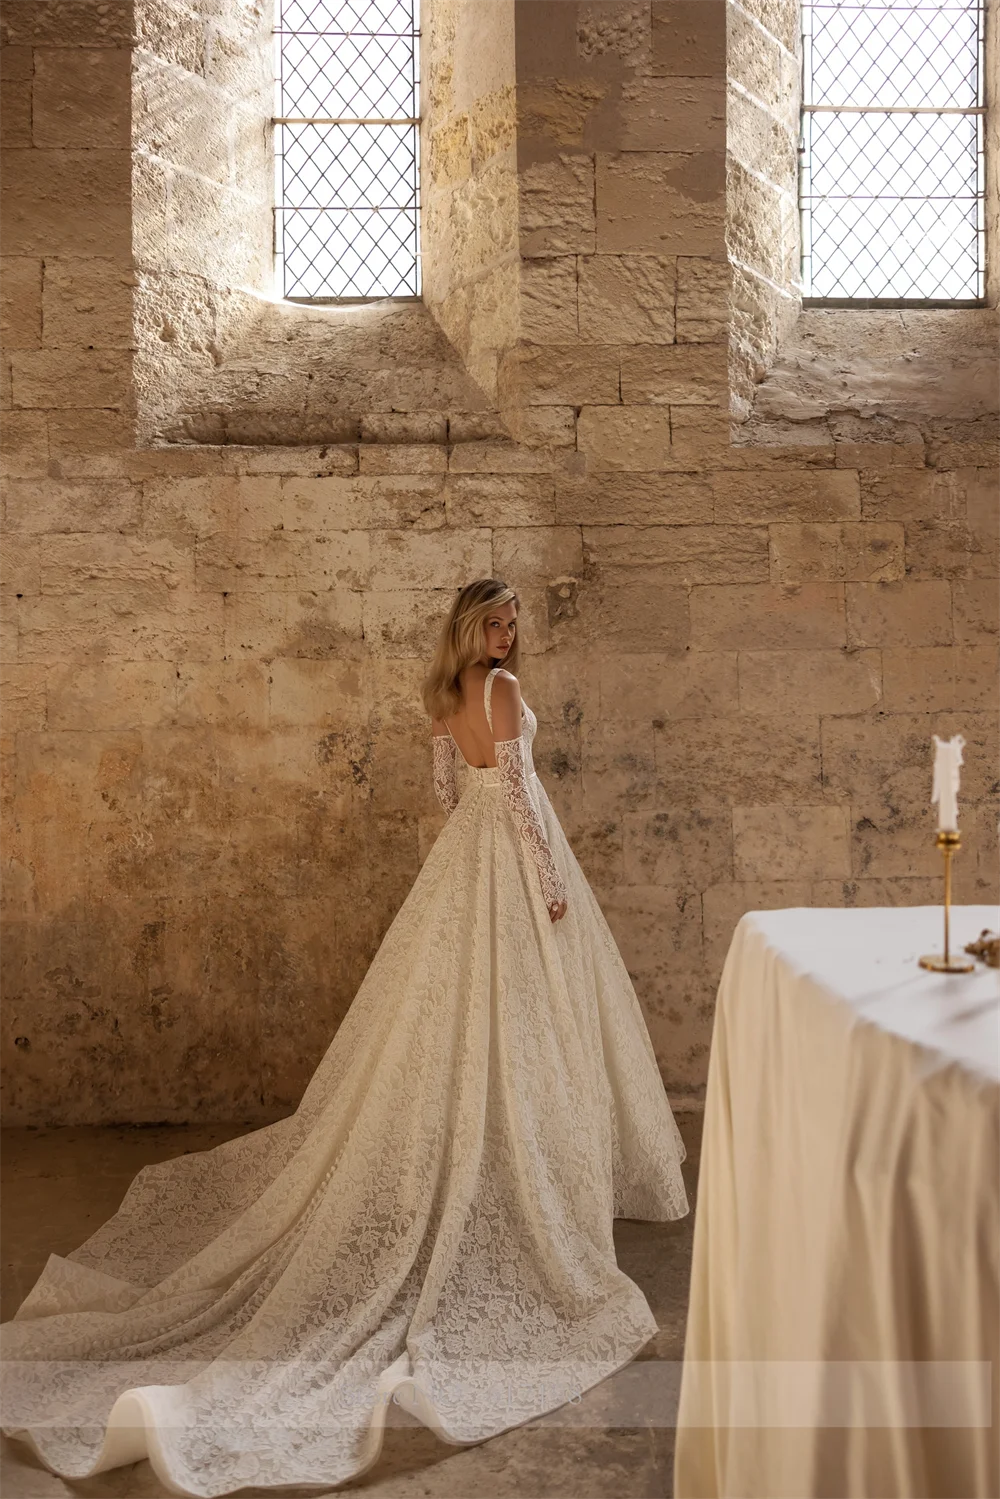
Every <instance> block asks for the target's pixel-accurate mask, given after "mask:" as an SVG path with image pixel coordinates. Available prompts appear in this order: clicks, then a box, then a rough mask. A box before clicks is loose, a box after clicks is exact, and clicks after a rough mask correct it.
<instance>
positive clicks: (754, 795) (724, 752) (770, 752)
mask: <svg viewBox="0 0 1000 1499" xmlns="http://www.w3.org/2000/svg"><path fill="white" fill-rule="evenodd" d="M789 654H791V653H789ZM654 738H655V748H656V773H657V778H658V781H659V784H660V787H661V795H662V797H663V800H664V801H665V802H666V803H667V804H668V805H676V806H682V807H691V806H701V807H708V806H727V807H728V806H733V805H738V806H752V805H756V804H759V803H763V804H766V805H770V804H772V803H778V802H781V803H786V804H791V805H797V804H799V805H801V804H805V805H809V804H811V803H815V801H816V799H817V795H818V794H819V792H820V758H819V720H818V718H815V717H810V716H809V715H808V714H807V713H804V712H795V711H794V709H793V710H792V712H791V713H790V714H783V715H781V716H775V715H774V714H771V713H768V714H766V715H764V716H763V717H761V716H758V715H754V714H749V713H744V714H739V715H737V716H735V717H734V716H732V715H730V716H727V717H724V718H688V719H679V720H677V721H676V722H671V723H669V724H667V726H666V727H665V728H664V729H659V730H656V731H655V733H654ZM695 767H697V769H696V770H695Z"/></svg>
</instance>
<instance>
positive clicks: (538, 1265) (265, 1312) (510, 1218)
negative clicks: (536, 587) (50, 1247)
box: [0, 668, 688, 1499]
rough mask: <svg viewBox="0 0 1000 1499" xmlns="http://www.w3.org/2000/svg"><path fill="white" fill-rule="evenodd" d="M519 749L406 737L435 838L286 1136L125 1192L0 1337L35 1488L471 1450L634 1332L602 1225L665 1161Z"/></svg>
mask: <svg viewBox="0 0 1000 1499" xmlns="http://www.w3.org/2000/svg"><path fill="white" fill-rule="evenodd" d="M498 669H499V668H494V670H493V671H491V672H490V674H489V676H488V677H487V679H486V686H485V694H484V696H485V706H486V712H487V718H488V720H489V722H490V727H491V729H492V717H491V713H490V691H491V688H492V685H493V678H494V676H495V672H496V670H498ZM535 729H536V720H535V716H534V714H533V713H532V712H531V710H530V709H529V708H528V707H527V706H526V705H523V706H522V734H521V737H520V739H513V740H507V741H500V742H499V743H498V744H497V746H496V758H497V765H496V766H495V767H488V768H476V767H473V766H467V765H466V764H465V762H464V760H463V759H462V757H461V755H460V754H459V752H458V748H457V745H456V744H455V742H454V741H453V740H452V739H451V738H450V736H449V738H448V739H435V741H434V751H433V752H434V784H435V789H436V791H437V794H438V796H439V798H440V799H441V800H442V802H443V803H444V805H445V807H446V808H447V810H448V812H449V817H448V820H447V822H446V823H445V825H444V827H443V829H442V830H441V832H440V834H439V836H438V838H437V840H436V842H435V843H434V845H433V847H432V849H431V851H430V853H429V854H428V856H427V858H426V860H425V861H424V864H423V866H422V867H421V870H420V872H419V874H418V876H417V879H416V881H415V883H414V885H413V887H412V889H411V890H410V893H409V894H408V896H407V898H406V900H405V901H404V903H403V905H402V906H401V907H400V909H399V911H398V913H397V915H396V917H395V919H394V920H393V922H392V924H391V925H390V927H389V929H388V931H387V932H386V934H385V937H384V939H383V941H382V944H381V947H380V948H379V950H378V952H377V953H376V955H375V958H374V960H373V962H372V964H371V967H370V968H369V970H368V972H367V974H366V975H365V978H364V980H363V981H362V983H361V986H360V988H359V990H358V992H357V995H356V997H355V999H354V1002H353V1004H352V1005H351V1008H350V1010H349V1011H348V1014H347V1015H346V1017H345V1019H344V1021H343V1023H342V1024H341V1026H340V1028H339V1030H338V1031H337V1033H336V1035H335V1036H334V1038H333V1040H332V1042H331V1044H330V1046H329V1048H328V1050H327V1052H326V1054H325V1055H324V1057H323V1059H322V1061H321V1062H320V1064H319V1066H318V1067H317V1069H316V1071H315V1073H314V1074H313V1076H312V1078H311V1080H310V1082H309V1084H308V1086H307V1088H306V1090H305V1093H304V1094H303V1097H302V1101H301V1103H300V1104H299V1106H298V1108H297V1109H296V1111H295V1113H294V1114H292V1115H290V1116H289V1117H288V1118H286V1119H282V1120H280V1121H278V1122H277V1123H275V1124H269V1125H266V1126H264V1127H263V1128H261V1129H257V1130H255V1131H253V1132H252V1133H250V1134H247V1135H243V1136H240V1137H238V1138H236V1139H232V1140H228V1141H226V1142H225V1143H224V1144H222V1145H218V1146H215V1147H214V1148H213V1149H210V1150H206V1151H201V1152H197V1153H194V1154H190V1155H184V1156H180V1157H178V1158H177V1159H174V1160H169V1161H164V1162H160V1163H157V1164H155V1165H151V1166H146V1167H144V1168H143V1170H141V1171H140V1172H139V1173H138V1175H137V1176H136V1177H135V1178H134V1180H133V1181H132V1183H131V1185H130V1186H129V1189H128V1191H127V1193H126V1195H125V1197H124V1199H123V1201H122V1203H121V1206H120V1208H119V1209H118V1211H117V1213H115V1215H114V1217H112V1218H111V1219H109V1220H108V1222H106V1223H105V1224H104V1225H103V1227H101V1228H99V1229H98V1230H97V1232H96V1233H94V1234H93V1235H92V1236H91V1237H90V1238H89V1239H87V1241H86V1242H85V1243H84V1244H82V1245H81V1246H80V1247H79V1248H78V1249H76V1250H74V1251H73V1252H72V1253H71V1254H69V1255H67V1256H65V1257H63V1256H59V1255H54V1254H53V1255H50V1256H49V1259H48V1261H47V1263H46V1266H45V1268H44V1270H43V1272H42V1274H41V1276H40V1278H39V1279H38V1281H37V1282H36V1284H35V1286H34V1287H33V1289H32V1290H31V1291H30V1293H29V1294H28V1296H27V1298H26V1300H25V1301H24V1302H23V1303H22V1305H21V1306H20V1308H19V1309H18V1311H17V1313H16V1314H15V1316H14V1318H13V1319H12V1320H11V1321H10V1322H8V1323H6V1324H5V1325H4V1327H3V1345H4V1347H3V1353H4V1361H3V1365H2V1370H3V1381H4V1383H3V1415H2V1418H0V1419H2V1422H3V1425H2V1428H0V1429H2V1430H3V1431H4V1433H5V1434H6V1435H8V1436H16V1437H20V1438H21V1439H22V1440H24V1441H26V1442H28V1443H29V1445H30V1446H31V1447H32V1448H33V1449H34V1451H35V1452H36V1453H37V1455H38V1456H39V1457H40V1458H41V1460H42V1461H43V1462H44V1463H45V1464H47V1465H48V1466H49V1467H50V1468H52V1469H54V1470H55V1471H56V1472H57V1473H59V1474H61V1475H62V1476H64V1477H66V1478H84V1477H88V1476H90V1475H91V1474H94V1473H98V1472H101V1471H103V1470H104V1469H107V1468H112V1467H116V1466H118V1465H119V1464H122V1463H129V1462H135V1461H137V1460H139V1459H140V1458H145V1457H148V1458H149V1460H150V1461H151V1463H152V1465H153V1467H154V1469H155V1470H156V1473H157V1475H158V1477H159V1478H160V1480H161V1482H162V1483H163V1484H164V1486H165V1487H166V1488H167V1489H168V1490H169V1491H171V1492H173V1493H177V1494H183V1495H189V1496H198V1499H208V1496H216V1495H222V1494H229V1493H231V1492H233V1491H235V1490H237V1489H239V1488H242V1487H245V1486H251V1485H252V1486H260V1487H278V1486H285V1485H295V1486H303V1487H304V1486H310V1485H315V1486H318V1487H325V1488H329V1487H330V1486H331V1485H333V1484H336V1483H340V1482H343V1481H344V1480H346V1479H349V1478H351V1477H354V1476H356V1475H357V1474H359V1473H361V1472H363V1471H364V1470H365V1469H366V1468H368V1467H370V1466H371V1464H372V1463H373V1462H374V1461H375V1459H376V1458H377V1456H378V1453H379V1449H380V1446H381V1441H382V1431H383V1427H384V1424H385V1418H386V1408H387V1404H388V1402H389V1401H390V1400H395V1401H396V1402H398V1403H399V1404H400V1405H401V1406H403V1407H404V1408H406V1409H408V1410H409V1411H411V1412H412V1413H413V1414H415V1415H416V1416H418V1417H419V1418H420V1419H421V1420H423V1421H424V1422H426V1423H427V1425H429V1426H430V1427H431V1428H432V1429H433V1430H434V1431H435V1432H437V1433H438V1435H439V1436H441V1437H442V1438H444V1440H446V1441H449V1442H455V1443H469V1442H478V1441H481V1440H483V1439H484V1438H486V1437H490V1436H493V1435H495V1434H497V1433H499V1432H501V1431H504V1430H506V1429H507V1428H509V1427H511V1426H515V1425H518V1424H519V1423H521V1422H523V1421H525V1420H528V1419H529V1418H531V1417H533V1416H537V1415H540V1414H542V1413H544V1412H546V1411H549V1410H552V1409H554V1408H556V1407H558V1406H559V1405H562V1404H564V1403H565V1402H566V1401H568V1400H572V1399H574V1397H576V1396H577V1395H578V1394H579V1393H580V1392H581V1391H583V1390H586V1389H588V1388H590V1387H591V1386H592V1385H594V1384H596V1383H597V1382H598V1381H599V1380H601V1379H603V1378H605V1377H606V1376H607V1375H608V1374H610V1373H612V1372H613V1371H614V1370H615V1369H617V1368H619V1367H621V1366H622V1365H623V1364H625V1363H627V1362H628V1361H629V1360H630V1359H631V1358H632V1357H633V1356H634V1355H635V1354H636V1353H637V1352H638V1351H639V1350H640V1349H641V1348H642V1347H643V1345H644V1344H645V1343H646V1342H647V1341H648V1340H649V1339H650V1338H651V1337H652V1336H653V1334H654V1333H655V1332H656V1330H657V1327H656V1322H655V1320H654V1318H653V1315H652V1313H651V1311H650V1309H649V1305H648V1303H647V1302H646V1299H645V1297H644V1296H643V1294H642V1292H641V1291H640V1289H639V1288H638V1286H636V1285H635V1284H634V1282H633V1281H631V1280H630V1279H629V1278H628V1277H627V1276H626V1275H625V1274H623V1272H622V1271H621V1270H620V1269H619V1268H618V1265H617V1263H616V1260H615V1250H614V1242H613V1239H612V1219H613V1217H615V1216H620V1217H622V1216H623V1217H631V1218H645V1219H655V1220H666V1219H672V1218H677V1217H681V1216H682V1215H683V1214H685V1213H686V1212H687V1210H688V1204H687V1199H686V1196H685V1192H684V1186H683V1182H682V1179H681V1172H680V1164H681V1161H682V1159H683V1157H684V1146H683V1143H682V1141H681V1137H680V1133H679V1131H678V1129H677V1125H676V1123H675V1121H674V1118H673V1115H672V1113H671V1111H670V1107H669V1105H668V1102H667V1098H666V1095H665V1093H664V1090H663V1085H662V1083H661V1080H660V1076H659V1073H658V1071H657V1067H656V1062H655V1059H654V1054H653V1048H652V1044H651V1041H650V1038H649V1034H648V1032H647V1030H646V1027H645V1023H644V1021H643V1017H642V1014H641V1012H640V1009H639V1004H638V1001H637V999H636V995H635V992H634V990H633V987H632V984H631V981H630V980H629V976H628V973H627V971H626V969H625V966H624V963H623V962H622V959H621V956H620V954H619V952H618V949H617V947H616V946H615V942H614V939H613V937H612V935H611V932H610V930H609V928H608V925H607V923H606V921H605V919H604V916H603V914H602V912H601V910H600V907H599V906H598V904H597V901H596V899H595V897H594V894H593V892H592V891H591V889H590V886H589V884H588V883H587V880H586V877H585V876H584V874H583V871H582V869H581V868H580V866H579V864H578V863H577V861H576V859H575V857H574V855H573V853H572V850H571V849H570V846H569V844H568V842H567V840H566V837H565V835H564V833H563V831H562V828H561V827H560V824H559V821H558V819H557V817H556V815H555V812H554V811H553V809H552V806H551V804H550V802H549V799H548V797H547V795H546V793H545V790H544V787H543V786H542V783H541V781H540V780H539V779H538V776H537V775H536V774H535V771H534V769H533V766H532V759H531V745H532V740H533V738H534V734H535ZM563 890H564V891H565V894H566V896H567V898H568V909H567V913H566V915H565V916H564V917H563V918H562V920H560V921H558V922H552V921H551V920H550V918H549V914H548V910H547V908H546V903H547V900H549V899H552V898H553V897H556V898H558V897H559V896H560V895H561V894H562V892H563Z"/></svg>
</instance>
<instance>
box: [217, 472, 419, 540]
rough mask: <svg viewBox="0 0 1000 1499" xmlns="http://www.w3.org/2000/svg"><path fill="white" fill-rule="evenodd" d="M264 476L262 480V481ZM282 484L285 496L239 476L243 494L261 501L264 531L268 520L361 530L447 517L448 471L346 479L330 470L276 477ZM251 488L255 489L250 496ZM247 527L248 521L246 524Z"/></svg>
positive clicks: (292, 526) (296, 526)
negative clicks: (258, 487) (321, 473)
mask: <svg viewBox="0 0 1000 1499" xmlns="http://www.w3.org/2000/svg"><path fill="white" fill-rule="evenodd" d="M259 482H260V481H258V483H259ZM273 482H274V483H275V484H276V485H280V499H279V500H278V501H274V500H272V499H271V498H270V492H269V491H268V490H267V489H266V488H265V489H264V490H256V491H255V488H254V487H253V486H251V485H250V484H248V483H247V481H245V480H240V481H238V490H237V491H236V493H237V495H238V496H246V500H245V501H244V509H246V504H247V502H248V501H255V502H256V503H257V504H258V505H259V506H261V512H262V513H261V524H260V525H259V526H258V527H256V528H254V529H258V530H263V529H265V528H267V527H266V523H267V522H268V521H270V522H271V525H274V524H278V525H280V526H281V527H282V528H283V529H284V530H286V531H351V530H355V529H383V528H386V527H387V528H389V529H394V528H398V527H404V526H412V527H414V528H417V529H420V530H432V529H434V528H435V527H437V526H441V525H443V524H444V522H445V518H446V511H445V494H446V488H445V481H444V478H443V476H441V475H439V474H436V473H432V474H420V475H416V474H413V473H410V474H407V475H397V474H387V475H380V476H377V477H376V476H370V475H362V476H361V477H359V478H356V479H355V478H342V477H340V476H338V475H330V476H329V477H324V478H320V479H312V478H294V479H292V478H285V479H280V480H279V479H275V480H274V481H273ZM248 491H250V493H249V495H248ZM241 528H242V529H247V527H246V524H245V523H244V524H243V526H242V527H241Z"/></svg>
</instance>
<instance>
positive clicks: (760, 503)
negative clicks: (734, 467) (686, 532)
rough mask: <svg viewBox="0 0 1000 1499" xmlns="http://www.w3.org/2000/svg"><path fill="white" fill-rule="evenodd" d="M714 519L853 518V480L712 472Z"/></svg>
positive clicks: (835, 475) (834, 475)
mask: <svg viewBox="0 0 1000 1499" xmlns="http://www.w3.org/2000/svg"><path fill="white" fill-rule="evenodd" d="M712 490H713V493H714V495H715V518H716V520H717V521H720V522H724V523H725V524H727V525H739V524H743V525H750V526H761V525H767V524H769V523H770V522H772V521H778V522H780V521H786V522H790V521H839V520H859V519H860V517H861V499H860V495H859V490H858V476H857V474H851V473H840V472H837V471H834V470H828V471H825V472H823V471H821V472H819V473H816V472H812V471H810V470H808V469H805V470H803V471H802V472H800V473H796V472H795V471H794V470H790V471H788V472H785V473H782V474H781V475H780V477H779V476H778V475H777V474H713V476H712Z"/></svg>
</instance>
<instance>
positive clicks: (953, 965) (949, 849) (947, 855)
mask: <svg viewBox="0 0 1000 1499" xmlns="http://www.w3.org/2000/svg"><path fill="white" fill-rule="evenodd" d="M935 841H936V843H937V846H938V848H939V849H940V850H941V852H942V854H943V855H944V952H943V953H941V954H938V953H929V954H928V955H927V956H926V957H924V958H921V959H920V966H921V968H929V969H930V971H931V973H972V971H973V969H974V968H975V966H976V965H975V963H970V962H969V960H968V958H953V957H952V955H951V861H952V859H953V858H954V857H955V855H956V854H957V853H958V851H959V849H960V848H961V847H962V839H961V835H960V834H959V832H958V830H957V829H956V830H955V832H953V833H945V832H941V833H938V835H937V839H936V840H935Z"/></svg>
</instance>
